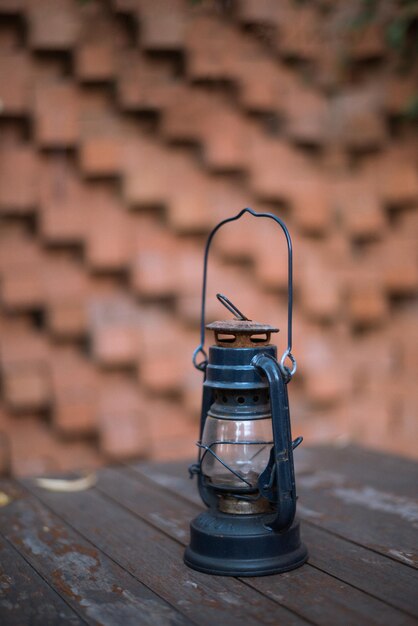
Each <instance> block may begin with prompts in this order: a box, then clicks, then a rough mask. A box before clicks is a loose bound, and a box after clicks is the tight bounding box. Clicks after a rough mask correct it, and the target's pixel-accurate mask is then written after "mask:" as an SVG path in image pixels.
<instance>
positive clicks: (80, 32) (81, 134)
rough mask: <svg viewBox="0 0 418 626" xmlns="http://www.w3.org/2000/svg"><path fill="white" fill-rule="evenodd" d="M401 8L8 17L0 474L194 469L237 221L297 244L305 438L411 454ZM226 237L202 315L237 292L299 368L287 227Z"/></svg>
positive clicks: (65, 0) (130, 7) (1, 51)
mask: <svg viewBox="0 0 418 626" xmlns="http://www.w3.org/2000/svg"><path fill="white" fill-rule="evenodd" d="M408 4H409V5H411V6H412V4H413V3H408V2H405V1H404V2H402V1H400V2H394V1H392V2H387V1H383V2H378V3H375V2H364V0H359V1H357V2H345V1H344V0H336V1H335V2H334V1H329V0H316V1H314V0H311V1H308V0H306V1H305V2H302V1H300V0H299V1H295V0H280V2H279V1H278V0H231V1H224V2H215V1H214V0H213V1H211V2H205V1H202V2H197V1H195V2H191V1H190V0H189V1H187V0H152V1H151V0H112V1H110V0H109V1H108V2H104V1H101V2H99V1H93V0H90V1H89V0H85V1H84V2H81V1H77V0H0V24H1V28H0V107H1V111H0V132H1V134H0V227H1V233H0V304H1V312H0V349H1V352H0V370H1V394H0V473H7V472H14V473H16V474H25V473H39V472H43V471H48V470H56V469H67V468H71V467H95V466H97V465H100V464H102V463H104V462H108V461H109V460H114V459H124V458H129V457H132V456H145V457H153V458H174V457H176V456H189V457H190V456H192V455H194V442H195V440H196V437H197V423H198V415H199V402H200V393H201V376H200V375H199V373H196V372H195V371H194V370H193V368H192V365H191V353H192V350H193V348H194V347H195V346H196V345H197V344H198V333H197V325H198V317H199V305H200V287H201V270H202V253H203V246H204V242H205V236H206V235H207V233H208V231H209V229H210V227H211V226H213V225H214V224H215V223H216V222H217V221H219V220H220V219H222V218H224V217H227V216H230V215H233V214H235V213H236V212H237V211H238V210H240V209H241V208H243V207H244V206H251V207H253V208H254V209H256V210H263V211H265V210H267V211H272V212H274V213H276V214H277V215H279V216H281V217H282V218H283V219H284V220H285V221H286V223H287V224H288V227H289V229H290V231H291V233H292V236H293V239H294V248H295V284H296V287H295V289H296V294H295V298H296V312H295V321H294V332H295V346H294V354H295V356H296V358H297V359H298V365H299V369H298V373H297V375H296V377H295V378H294V380H293V381H292V384H291V389H290V394H291V402H292V417H293V431H294V434H295V435H299V434H303V435H304V436H305V440H306V441H307V442H311V443H312V442H316V441H329V440H337V441H340V442H341V443H342V444H344V443H345V442H348V441H351V440H354V441H357V442H361V443H363V444H366V445H370V446H373V447H378V448H381V449H385V450H391V451H394V452H398V453H404V454H407V455H413V454H414V450H415V452H416V445H415V442H416V439H417V426H416V424H417V422H416V416H415V407H416V400H417V373H418V367H417V365H418V352H417V338H418V329H417V324H416V311H417V293H418V265H417V235H418V210H417V209H418V149H417V128H416V119H417V113H418V111H417V109H418V103H417V92H418V88H417V86H418V81H417V65H416V63H415V64H414V63H412V67H411V63H409V64H408V63H406V64H405V62H404V61H405V59H402V58H401V56H402V54H400V53H399V50H397V49H396V45H395V46H392V47H391V45H390V41H389V43H388V37H387V35H388V34H389V39H390V37H392V40H393V41H392V43H395V44H396V43H397V41H398V44H399V39H400V40H401V41H400V44H403V48H404V50H403V52H405V49H406V52H407V56H409V57H410V56H411V55H410V54H409V52H410V51H409V49H408V47H407V41H404V40H402V36H401V37H399V36H398V40H397V39H396V32H397V31H396V24H398V23H399V22H400V18H401V17H402V16H403V15H404V14H403V13H402V10H403V9H404V8H405V6H406V5H408ZM414 6H415V7H416V3H415V5H414ZM372 9H373V10H372ZM371 10H372V11H371ZM368 12H369V13H370V12H372V15H369V13H368ZM415 26H416V25H415ZM401 35H402V32H401ZM415 35H416V30H415ZM413 36H414V33H412V37H413ZM409 60H411V59H409ZM215 241H216V245H215V246H214V251H213V256H212V260H211V262H212V264H211V267H210V285H209V288H210V291H209V301H208V321H211V320H213V319H215V318H225V317H228V314H226V312H225V310H224V309H223V307H221V306H220V305H219V303H217V301H216V299H215V297H214V294H215V293H216V291H221V292H223V293H225V294H227V295H228V296H229V297H230V298H231V299H232V300H233V301H234V302H235V303H236V304H237V305H238V306H239V307H240V308H241V309H242V310H243V311H244V312H245V313H246V314H247V315H248V316H249V317H250V318H252V319H254V320H257V321H260V322H267V323H271V324H277V325H279V326H280V327H281V329H282V332H281V334H280V335H279V349H280V350H283V348H284V345H285V335H286V332H285V327H286V252H285V243H284V239H283V237H282V234H281V232H280V230H279V229H276V228H275V227H274V226H273V227H272V224H271V223H270V222H268V223H266V224H264V223H263V222H262V221H261V220H257V222H256V223H254V219H250V218H245V219H244V220H243V221H242V222H241V223H236V224H235V225H234V226H229V227H227V228H225V229H224V232H223V233H222V234H220V235H219V238H218V239H217V240H215Z"/></svg>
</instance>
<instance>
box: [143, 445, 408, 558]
mask: <svg viewBox="0 0 418 626" xmlns="http://www.w3.org/2000/svg"><path fill="white" fill-rule="evenodd" d="M313 450H314V449H308V450H304V451H303V455H300V459H301V460H299V461H298V466H299V471H298V472H297V478H296V482H297V488H298V495H299V500H298V514H299V516H300V517H301V518H302V519H307V520H309V521H310V522H311V523H312V524H315V525H317V526H319V527H321V528H323V529H326V530H329V531H330V532H333V533H336V534H338V535H340V536H341V537H343V538H346V539H348V540H350V541H353V542H355V543H358V544H359V545H361V546H364V547H366V548H369V549H371V550H373V551H375V552H378V553H380V554H383V555H385V556H388V557H390V558H392V559H394V560H397V561H399V562H401V563H404V564H406V565H409V566H411V567H414V568H416V567H417V566H418V552H417V548H416V546H417V541H416V536H417V526H418V502H417V501H416V500H414V499H412V498H411V497H410V496H405V495H401V496H400V495H397V492H396V493H392V492H390V491H387V490H384V489H382V485H383V486H384V478H383V479H382V477H381V475H383V476H384V472H383V470H382V471H379V468H378V467H376V465H378V463H379V461H380V460H381V459H383V460H384V459H385V457H382V456H381V455H377V454H375V453H370V454H371V455H372V457H371V458H372V460H373V462H374V463H375V465H374V466H373V468H374V469H373V471H370V472H369V473H367V472H366V470H365V469H364V463H365V461H364V463H363V471H362V472H360V475H359V474H358V472H356V473H355V475H357V477H358V481H355V480H354V479H353V478H352V477H351V474H350V473H349V469H350V468H349V465H348V461H347V459H345V460H344V468H345V469H344V471H345V472H346V473H345V474H343V473H340V472H339V471H338V470H339V468H340V469H341V466H338V465H336V468H335V469H334V467H332V469H329V470H327V469H323V467H327V465H326V462H325V461H324V463H323V462H322V459H326V458H327V456H326V452H327V450H328V448H324V449H319V450H318V451H315V452H313ZM356 450H357V453H358V455H360V456H362V457H365V458H366V457H367V454H368V453H367V452H364V451H359V450H358V449H356ZM345 454H346V455H347V454H348V451H347V450H345ZM332 458H333V459H334V457H332ZM336 458H338V456H337V457H336ZM398 461H399V471H398V477H397V478H396V482H395V479H394V478H393V479H392V483H391V484H392V486H398V485H399V484H401V481H402V476H403V475H405V476H406V478H405V480H406V481H407V482H408V481H409V483H410V482H411V480H412V474H413V467H414V466H415V467H416V465H415V464H411V462H409V461H404V460H403V459H398ZM391 463H394V457H392V458H391ZM186 465H187V464H185V465H184V466H183V467H181V466H177V467H176V465H175V464H171V466H170V465H169V464H164V465H157V466H156V467H152V466H150V465H149V464H146V465H145V466H144V467H143V468H142V466H141V471H142V472H143V473H146V474H147V475H148V476H150V477H151V476H154V480H155V481H156V482H158V483H159V484H161V485H163V486H165V487H170V488H172V489H176V488H177V489H178V490H179V491H180V490H182V489H184V490H185V492H184V493H185V495H187V497H188V498H192V499H193V501H197V499H198V495H197V494H196V491H195V490H193V486H192V485H191V484H190V483H189V481H188V479H187V473H186ZM411 466H412V467H411ZM133 467H134V468H135V466H133ZM405 468H407V469H406V470H405ZM392 470H393V467H392ZM404 470H405V471H404ZM353 474H354V472H353ZM408 491H409V492H410V491H411V486H409V488H408Z"/></svg>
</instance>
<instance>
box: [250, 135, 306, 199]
mask: <svg viewBox="0 0 418 626" xmlns="http://www.w3.org/2000/svg"><path fill="white" fill-rule="evenodd" d="M250 154H251V162H250V163H251V164H250V171H251V180H252V186H253V189H254V191H255V192H256V194H257V196H259V197H261V198H264V199H266V200H272V199H274V200H281V201H289V199H290V197H291V195H292V193H293V192H294V190H295V188H299V186H300V185H301V184H303V183H304V180H305V179H306V177H307V176H309V177H311V167H310V166H309V165H308V163H307V161H306V159H305V158H304V157H303V156H302V155H301V154H300V153H299V152H297V151H296V150H294V149H293V148H291V147H290V146H288V145H287V144H285V143H284V142H282V141H279V140H273V139H270V138H269V139H267V138H261V137H254V138H253V141H252V143H251V152H250Z"/></svg>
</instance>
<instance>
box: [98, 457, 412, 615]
mask: <svg viewBox="0 0 418 626" xmlns="http://www.w3.org/2000/svg"><path fill="white" fill-rule="evenodd" d="M115 470H116V471H118V470H117V468H115ZM119 471H128V472H129V475H130V476H131V477H132V478H134V479H135V480H138V481H141V480H142V481H146V482H148V483H149V484H150V485H157V486H158V487H159V488H160V489H163V490H164V491H165V492H166V493H168V494H171V495H173V492H174V493H175V495H176V496H179V497H181V498H182V500H183V501H184V502H185V503H187V504H188V505H192V506H194V507H196V510H195V513H198V512H199V511H200V510H203V505H202V503H201V502H199V500H200V499H198V497H197V490H196V494H194V493H193V494H192V495H190V494H189V490H187V491H186V492H185V491H184V490H179V489H178V487H177V488H176V487H175V486H173V488H172V489H170V487H169V486H166V485H163V484H161V483H160V482H158V481H156V480H153V479H152V477H150V476H149V475H148V473H142V471H141V469H140V468H139V467H137V466H133V467H132V466H131V465H125V466H123V469H120V470H119ZM186 481H187V482H188V479H187V478H186V477H184V482H185V484H186V485H187V482H186ZM99 489H100V483H99ZM109 497H111V496H109ZM118 503H119V504H120V502H118ZM134 513H135V512H134ZM305 523H306V524H308V526H310V527H312V528H313V529H315V531H316V532H319V533H322V534H324V535H331V536H332V537H333V538H334V539H336V540H337V541H339V542H340V543H341V544H344V543H346V544H349V545H351V546H354V548H355V549H357V550H358V551H364V554H365V555H367V553H368V552H372V553H373V554H376V555H377V558H378V559H379V560H381V562H382V564H384V563H385V561H389V562H391V563H393V567H394V568H396V569H398V570H399V571H398V576H399V574H400V572H404V571H405V569H404V568H406V570H411V573H412V572H414V574H416V570H415V569H414V568H411V567H410V566H408V565H407V564H405V563H403V562H402V561H399V560H398V559H392V558H391V557H389V556H387V555H386V554H382V553H380V552H378V551H374V550H371V549H370V548H369V547H367V546H364V545H361V544H358V543H356V542H354V541H352V540H351V539H347V538H346V537H344V536H341V535H339V534H337V533H335V532H333V531H329V530H328V529H324V528H323V527H322V526H321V525H320V524H315V523H313V522H311V521H310V520H305V519H304V520H303V524H305ZM302 537H303V535H302ZM308 548H309V546H308ZM306 565H308V566H310V567H313V568H315V569H317V570H318V571H321V572H323V573H324V574H327V575H329V576H330V577H332V578H334V579H336V580H338V581H340V582H343V583H345V584H347V585H349V586H351V587H352V588H354V589H356V590H358V591H360V592H362V593H365V594H367V595H369V596H371V597H373V598H375V599H376V600H379V601H381V602H384V603H385V604H387V605H388V606H391V607H392V608H394V609H397V610H399V611H402V612H403V613H405V614H406V615H409V616H411V617H417V612H414V610H413V609H415V611H416V604H415V605H414V606H409V604H408V606H405V604H404V605H401V604H399V603H398V604H396V603H394V602H391V601H390V600H388V598H387V597H383V594H382V595H376V593H373V592H372V591H371V590H370V589H364V588H362V587H360V586H359V584H355V583H353V582H352V581H351V580H348V579H347V578H346V577H341V576H340V575H337V574H335V573H333V572H331V571H329V569H325V568H324V567H323V566H320V565H318V564H314V563H312V562H308V563H307V564H306ZM305 567H306V566H305ZM394 576H396V573H394ZM241 580H242V579H241Z"/></svg>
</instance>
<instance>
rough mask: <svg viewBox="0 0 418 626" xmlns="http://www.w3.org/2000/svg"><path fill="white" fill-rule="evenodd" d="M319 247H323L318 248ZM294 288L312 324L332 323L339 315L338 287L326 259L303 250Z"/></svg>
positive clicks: (335, 276) (330, 264) (339, 293)
mask: <svg viewBox="0 0 418 626" xmlns="http://www.w3.org/2000/svg"><path fill="white" fill-rule="evenodd" d="M321 247H322V246H321ZM299 266H301V267H300V272H298V275H297V284H298V286H299V288H300V301H301V302H300V304H301V307H302V309H303V311H304V312H305V313H306V314H307V316H308V317H309V318H310V319H312V320H317V321H331V320H332V319H337V318H338V317H340V315H341V312H342V310H341V304H342V298H341V296H342V294H341V291H342V290H341V284H340V281H339V279H338V275H337V274H336V272H335V268H334V264H333V262H332V261H331V263H330V259H329V258H328V256H326V255H322V254H321V252H320V250H318V249H315V248H313V247H311V248H307V249H305V250H304V255H303V257H302V258H301V259H300V262H299Z"/></svg>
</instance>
